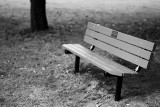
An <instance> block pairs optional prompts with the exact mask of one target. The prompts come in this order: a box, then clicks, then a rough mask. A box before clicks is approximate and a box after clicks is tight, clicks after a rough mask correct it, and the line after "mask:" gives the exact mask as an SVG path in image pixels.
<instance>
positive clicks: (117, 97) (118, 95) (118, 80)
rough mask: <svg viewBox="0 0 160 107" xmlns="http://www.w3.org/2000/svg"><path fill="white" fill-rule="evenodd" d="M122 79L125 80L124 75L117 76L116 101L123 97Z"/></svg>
mask: <svg viewBox="0 0 160 107" xmlns="http://www.w3.org/2000/svg"><path fill="white" fill-rule="evenodd" d="M122 81H123V77H122V76H118V77H117V86H116V93H115V101H119V100H120V98H121V89H122Z"/></svg>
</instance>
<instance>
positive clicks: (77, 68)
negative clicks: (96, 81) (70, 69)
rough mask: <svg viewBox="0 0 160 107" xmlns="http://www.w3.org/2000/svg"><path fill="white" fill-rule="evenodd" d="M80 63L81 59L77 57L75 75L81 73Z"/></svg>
mask: <svg viewBox="0 0 160 107" xmlns="http://www.w3.org/2000/svg"><path fill="white" fill-rule="evenodd" d="M79 62H80V57H79V56H76V59H75V72H74V73H75V74H76V73H78V72H79Z"/></svg>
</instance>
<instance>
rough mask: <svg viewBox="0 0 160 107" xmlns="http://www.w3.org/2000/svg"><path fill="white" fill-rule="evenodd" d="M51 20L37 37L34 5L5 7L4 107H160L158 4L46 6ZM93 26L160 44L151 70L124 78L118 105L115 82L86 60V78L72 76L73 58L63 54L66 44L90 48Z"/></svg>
mask: <svg viewBox="0 0 160 107" xmlns="http://www.w3.org/2000/svg"><path fill="white" fill-rule="evenodd" d="M97 1H98V2H97ZM113 1H114V2H113ZM133 1H134V2H133ZM47 18H48V22H49V26H50V29H49V30H48V31H43V32H35V33H32V32H30V29H29V28H30V6H29V0H28V1H26V0H21V1H20V0H14V1H13V0H1V1H0V106H1V107H158V106H160V86H159V84H160V72H159V69H160V64H159V62H158V61H159V53H160V52H159V49H160V48H159V44H160V37H159V35H160V6H159V1H158V0H145V1H141V0H139V1H138V0H137V1H135V0H121V2H120V1H118V0H112V1H111V0H108V1H107V2H106V1H103V0H101V1H100V0H88V1H86V0H75V1H72V0H57V1H55V0H52V1H51V0H47ZM88 21H91V22H94V23H98V24H101V25H103V26H107V27H110V28H113V29H116V30H118V31H121V32H124V33H127V34H131V35H133V36H136V37H139V38H143V39H146V40H149V41H152V42H155V43H156V44H157V48H156V50H157V51H156V52H155V53H154V57H153V59H152V60H151V64H150V66H149V68H148V69H147V70H145V69H142V70H141V72H140V74H139V75H136V76H131V77H125V78H124V83H123V88H122V99H121V100H120V101H119V102H115V101H114V93H115V85H116V78H115V77H112V76H107V77H105V76H104V75H103V71H102V70H101V69H99V68H97V67H95V66H93V65H92V64H89V63H86V62H85V61H84V60H81V65H80V72H81V73H80V74H76V75H75V74H73V71H74V55H66V54H64V52H63V50H62V47H61V46H62V44H64V43H80V44H82V45H84V46H86V47H88V46H89V45H88V44H86V43H84V42H83V36H84V33H85V29H86V25H87V22H88ZM95 51H96V52H97V53H99V54H102V55H104V56H105V57H108V58H111V59H113V60H115V61H118V62H119V63H121V64H125V65H126V66H129V65H128V63H126V62H125V61H122V60H120V59H118V58H116V57H115V56H112V55H110V54H108V53H106V52H103V51H100V50H99V49H96V50H95Z"/></svg>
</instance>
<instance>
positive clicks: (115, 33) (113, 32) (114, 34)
mask: <svg viewBox="0 0 160 107" xmlns="http://www.w3.org/2000/svg"><path fill="white" fill-rule="evenodd" d="M117 35H118V32H117V31H115V30H112V34H111V37H113V38H117Z"/></svg>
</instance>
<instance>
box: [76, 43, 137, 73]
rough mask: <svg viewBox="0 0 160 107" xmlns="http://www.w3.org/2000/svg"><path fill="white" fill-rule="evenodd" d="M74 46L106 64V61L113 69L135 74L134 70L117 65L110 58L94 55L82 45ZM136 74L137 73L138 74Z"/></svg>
mask: <svg viewBox="0 0 160 107" xmlns="http://www.w3.org/2000/svg"><path fill="white" fill-rule="evenodd" d="M74 45H75V46H77V47H78V48H80V49H82V50H84V51H86V52H87V54H90V55H92V56H95V57H97V58H99V59H101V60H102V61H104V62H105V61H106V62H107V64H110V65H109V66H112V67H113V68H115V69H117V70H120V71H122V73H132V72H134V73H135V71H133V70H131V69H129V68H127V67H125V66H122V65H121V64H118V63H115V62H114V61H113V60H111V59H108V58H105V57H102V56H99V55H98V54H96V53H93V52H92V51H90V50H89V49H87V48H85V47H83V46H82V45H79V44H74ZM136 73H137V72H136Z"/></svg>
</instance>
